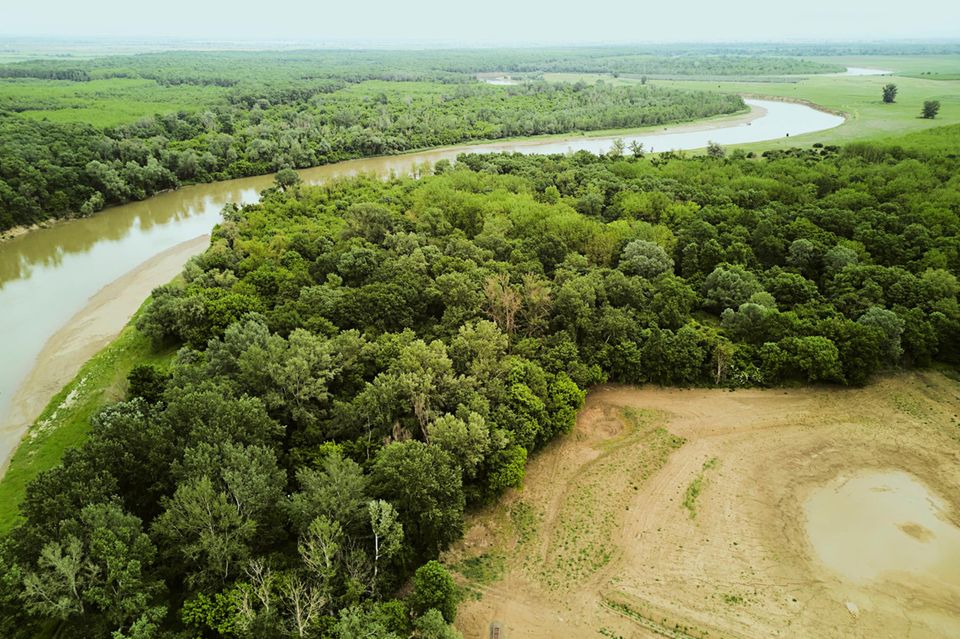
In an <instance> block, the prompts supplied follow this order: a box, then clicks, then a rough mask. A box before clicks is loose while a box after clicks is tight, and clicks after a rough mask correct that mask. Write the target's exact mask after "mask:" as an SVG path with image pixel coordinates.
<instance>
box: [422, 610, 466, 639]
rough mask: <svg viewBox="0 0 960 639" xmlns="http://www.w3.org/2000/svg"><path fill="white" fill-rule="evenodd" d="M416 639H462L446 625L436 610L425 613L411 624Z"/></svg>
mask: <svg viewBox="0 0 960 639" xmlns="http://www.w3.org/2000/svg"><path fill="white" fill-rule="evenodd" d="M413 623H414V627H415V628H416V629H417V635H416V636H417V637H418V639H463V635H462V634H460V632H459V631H458V630H457V629H456V628H454V627H453V626H451V625H449V624H447V622H446V621H445V620H444V618H443V615H442V614H441V613H440V611H439V610H437V609H436V608H431V609H430V610H428V611H426V612H425V613H423V614H422V615H420V616H419V617H417V619H416V620H415V621H414V622H413Z"/></svg>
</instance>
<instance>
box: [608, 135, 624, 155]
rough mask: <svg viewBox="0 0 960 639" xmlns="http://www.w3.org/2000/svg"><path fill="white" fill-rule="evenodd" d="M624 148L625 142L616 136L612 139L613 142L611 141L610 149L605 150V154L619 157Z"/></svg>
mask: <svg viewBox="0 0 960 639" xmlns="http://www.w3.org/2000/svg"><path fill="white" fill-rule="evenodd" d="M625 148H626V144H624V142H623V140H622V139H620V138H617V139H616V140H614V141H613V143H611V145H610V150H609V151H607V155H609V156H610V157H612V158H619V157H621V156H623V150H624V149H625Z"/></svg>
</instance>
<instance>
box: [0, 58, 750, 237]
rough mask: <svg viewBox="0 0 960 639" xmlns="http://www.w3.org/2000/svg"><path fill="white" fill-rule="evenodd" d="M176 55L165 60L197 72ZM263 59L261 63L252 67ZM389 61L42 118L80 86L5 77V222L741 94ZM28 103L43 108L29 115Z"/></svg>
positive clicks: (666, 119)
mask: <svg viewBox="0 0 960 639" xmlns="http://www.w3.org/2000/svg"><path fill="white" fill-rule="evenodd" d="M164 59H165V58H164ZM291 66H292V67H293V68H294V69H296V68H297V67H296V65H295V64H292V65H291ZM174 68H175V69H176V70H175V71H171V73H181V74H182V73H189V69H186V70H185V69H184V67H181V66H176V67H174ZM242 68H243V67H241V69H242ZM267 69H269V67H255V71H254V72H253V73H266V72H267V71H266V70H267ZM215 70H216V68H215V67H214V71H215ZM299 72H300V73H302V72H303V69H301V70H300V71H299ZM242 73H243V71H241V74H242ZM351 73H353V72H351ZM379 75H381V76H382V75H384V74H383V73H382V72H380V73H379ZM387 75H388V76H389V79H380V80H373V79H370V77H371V76H368V75H366V74H363V73H360V75H359V76H357V77H351V78H349V79H343V78H342V77H334V78H330V77H320V78H307V79H290V78H286V77H282V76H281V77H280V78H277V79H275V80H272V81H270V82H269V83H266V84H262V83H260V81H257V82H255V83H254V84H252V85H250V86H247V85H245V84H240V85H238V86H236V87H233V88H231V89H223V92H224V93H223V94H222V95H219V97H217V98H212V99H211V96H209V95H208V94H193V93H188V92H186V91H185V90H183V88H182V87H181V86H180V85H179V84H178V83H179V82H184V83H188V84H189V83H191V82H192V81H193V80H194V79H196V78H192V76H190V75H185V76H164V77H165V80H164V81H165V82H168V83H172V85H173V86H170V87H167V88H166V89H164V88H160V87H154V88H152V89H150V88H149V87H147V88H145V87H143V86H142V80H138V81H133V80H128V81H126V82H133V83H134V84H135V85H136V86H135V93H131V94H130V96H131V97H130V98H128V99H132V96H134V95H136V96H140V97H138V99H143V100H146V101H147V105H153V104H154V103H155V102H158V101H162V100H166V99H169V97H170V96H171V95H172V94H175V95H176V96H179V98H180V99H183V98H184V96H187V99H188V100H189V96H191V95H192V96H195V97H196V98H197V99H200V98H203V99H204V100H208V101H207V103H206V104H203V105H201V106H199V107H198V106H195V105H188V104H184V105H182V106H181V107H180V108H175V110H173V111H170V112H168V113H163V114H160V115H146V116H144V117H140V118H138V119H136V120H135V121H132V122H127V123H122V124H116V125H113V126H106V127H98V126H94V125H92V124H90V123H89V122H86V121H82V119H81V121H66V122H59V121H48V120H47V119H46V114H47V113H50V114H51V117H52V114H64V113H66V114H67V115H68V116H69V115H70V113H71V111H72V110H73V109H75V108H76V105H75V101H76V99H75V98H69V99H65V98H55V97H51V95H50V94H49V93H47V92H39V87H37V91H33V90H31V89H30V87H29V86H28V87H26V90H21V91H20V92H19V93H17V94H16V95H15V96H13V97H12V98H11V97H8V99H4V97H3V90H4V86H3V83H0V231H2V230H4V229H7V228H10V227H13V226H18V225H29V224H33V223H36V222H40V221H43V220H45V219H47V218H50V217H69V216H75V215H90V214H92V213H94V212H96V211H99V210H100V209H102V208H103V207H104V206H108V205H111V204H119V203H123V202H127V201H131V200H142V199H144V198H146V197H149V196H150V195H152V194H154V193H157V192H159V191H163V190H166V189H172V188H177V187H178V186H180V185H184V184H190V183H196V182H209V181H215V180H224V179H230V178H236V177H246V176H251V175H261V174H264V173H269V172H273V171H277V170H279V169H282V168H305V167H310V166H316V165H321V164H327V163H331V162H338V161H341V160H346V159H351V158H357V157H367V156H376V155H387V154H394V153H402V152H404V151H410V150H414V149H421V148H426V147H435V146H443V145H451V144H456V143H461V142H468V141H473V140H485V139H496V138H505V137H512V136H531V135H542V134H556V133H567V132H571V131H589V130H599V129H612V128H631V127H643V126H653V125H661V124H665V123H672V122H680V121H687V120H694V119H698V118H704V117H709V116H713V115H718V114H726V113H734V112H737V111H741V110H743V109H744V108H745V106H744V103H743V101H742V99H741V98H740V97H739V96H734V95H724V94H719V93H710V92H700V91H683V90H676V89H664V88H659V87H654V86H637V87H612V86H609V85H606V86H604V85H602V84H598V85H591V86H587V85H585V84H575V85H567V84H549V83H545V82H542V81H540V82H533V83H527V84H523V85H519V86H509V87H497V86H490V85H486V84H481V83H478V82H477V81H476V80H472V81H471V82H470V83H464V82H458V83H443V82H440V81H437V80H438V79H437V78H433V79H432V81H429V82H427V81H423V82H412V81H410V82H408V81H400V80H401V79H402V77H398V76H397V74H394V73H392V72H391V73H389V74H387ZM402 75H403V74H400V76H402ZM390 80H395V81H390ZM197 81H199V82H201V83H205V82H217V81H218V80H216V79H211V78H200V79H198V80H197ZM7 82H8V83H9V82H11V81H7ZM14 82H15V83H22V82H26V81H23V80H18V81H14ZM32 82H40V84H41V85H43V86H46V84H47V83H48V82H49V81H47V80H43V81H40V80H34V81H32ZM112 82H114V83H116V82H120V81H119V80H114V81H112ZM81 84H82V82H81ZM16 86H18V87H19V88H20V89H24V87H23V86H22V84H16ZM111 86H112V87H113V89H114V90H117V85H111ZM121 86H125V85H121ZM7 87H8V89H11V88H12V87H13V85H10V84H7ZM133 90H134V89H131V91H133ZM125 91H126V89H119V96H120V97H118V98H116V99H115V101H114V102H112V103H111V102H108V101H105V100H104V99H103V98H104V93H103V92H95V93H93V94H92V95H91V97H90V99H91V100H92V102H91V103H90V108H89V109H82V110H79V111H77V112H82V113H84V115H86V114H87V112H88V111H90V112H93V113H98V117H100V115H102V111H103V110H104V109H107V110H109V106H108V105H109V104H115V106H116V108H121V109H127V108H131V107H130V105H129V104H127V102H126V99H125V98H124V97H123V96H124V95H126V94H125V93H124V92H125ZM158 92H159V94H158ZM171 92H172V93H171ZM161 106H167V107H168V108H169V107H170V106H171V105H161ZM133 108H135V105H134V107H133ZM25 111H29V112H31V113H33V114H34V115H39V116H41V117H42V118H43V119H37V118H35V117H30V118H27V117H24V113H23V112H25Z"/></svg>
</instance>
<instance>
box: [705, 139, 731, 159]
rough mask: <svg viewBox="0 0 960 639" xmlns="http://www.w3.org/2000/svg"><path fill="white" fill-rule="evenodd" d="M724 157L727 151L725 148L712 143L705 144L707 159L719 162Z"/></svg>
mask: <svg viewBox="0 0 960 639" xmlns="http://www.w3.org/2000/svg"><path fill="white" fill-rule="evenodd" d="M726 156H727V150H726V149H725V148H723V147H722V146H720V145H719V144H717V143H716V142H713V141H711V142H708V143H707V157H710V158H715V159H718V160H719V159H722V158H725V157H726Z"/></svg>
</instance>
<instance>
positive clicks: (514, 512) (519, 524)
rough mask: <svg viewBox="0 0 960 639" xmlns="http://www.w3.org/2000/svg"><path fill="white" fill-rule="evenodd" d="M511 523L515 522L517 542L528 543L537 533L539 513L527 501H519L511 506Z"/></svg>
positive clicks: (514, 528) (514, 530)
mask: <svg viewBox="0 0 960 639" xmlns="http://www.w3.org/2000/svg"><path fill="white" fill-rule="evenodd" d="M510 523H511V524H513V533H514V535H515V536H516V539H517V544H525V543H527V542H528V541H530V540H531V539H533V537H534V535H536V533H537V514H536V513H535V512H534V511H533V507H531V506H530V504H528V503H526V502H523V501H518V502H517V503H515V504H514V505H513V506H511V507H510Z"/></svg>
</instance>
